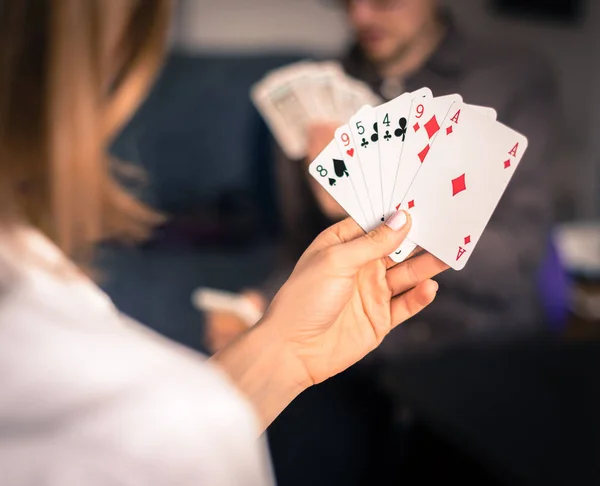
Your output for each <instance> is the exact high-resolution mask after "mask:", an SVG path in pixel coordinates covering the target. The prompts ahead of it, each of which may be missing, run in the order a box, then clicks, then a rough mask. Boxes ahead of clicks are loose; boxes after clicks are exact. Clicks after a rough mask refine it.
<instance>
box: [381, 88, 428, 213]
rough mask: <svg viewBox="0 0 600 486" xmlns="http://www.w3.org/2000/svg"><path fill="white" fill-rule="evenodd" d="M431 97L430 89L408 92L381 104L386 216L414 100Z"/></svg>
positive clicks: (382, 183)
mask: <svg viewBox="0 0 600 486" xmlns="http://www.w3.org/2000/svg"><path fill="white" fill-rule="evenodd" d="M424 97H426V98H431V97H432V93H431V90H430V89H429V88H422V89H420V90H418V91H414V92H412V93H405V94H403V95H401V96H399V97H398V98H395V99H393V100H392V101H389V102H387V103H385V104H383V105H380V106H379V107H377V109H376V110H377V126H378V127H379V132H380V133H379V136H380V142H379V165H380V173H381V174H380V177H381V200H382V207H383V210H384V213H385V216H386V217H387V216H389V213H390V205H391V199H392V190H393V188H394V182H395V181H396V175H397V172H398V165H399V162H400V157H401V155H402V149H403V147H404V142H405V141H406V135H407V133H408V117H409V116H410V108H411V105H412V103H413V102H414V100H416V99H420V98H424Z"/></svg>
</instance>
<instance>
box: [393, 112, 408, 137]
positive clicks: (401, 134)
mask: <svg viewBox="0 0 600 486" xmlns="http://www.w3.org/2000/svg"><path fill="white" fill-rule="evenodd" d="M407 124H408V122H407V121H406V118H400V120H398V125H399V126H400V128H396V131H395V132H394V135H396V137H397V138H400V137H402V141H403V142H404V139H405V138H406V129H407Z"/></svg>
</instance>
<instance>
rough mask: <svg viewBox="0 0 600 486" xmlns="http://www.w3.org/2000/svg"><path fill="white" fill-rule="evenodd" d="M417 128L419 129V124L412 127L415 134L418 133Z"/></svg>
mask: <svg viewBox="0 0 600 486" xmlns="http://www.w3.org/2000/svg"><path fill="white" fill-rule="evenodd" d="M419 128H421V125H419V122H417V123H415V124H414V126H413V130H414V131H415V132H418V131H419Z"/></svg>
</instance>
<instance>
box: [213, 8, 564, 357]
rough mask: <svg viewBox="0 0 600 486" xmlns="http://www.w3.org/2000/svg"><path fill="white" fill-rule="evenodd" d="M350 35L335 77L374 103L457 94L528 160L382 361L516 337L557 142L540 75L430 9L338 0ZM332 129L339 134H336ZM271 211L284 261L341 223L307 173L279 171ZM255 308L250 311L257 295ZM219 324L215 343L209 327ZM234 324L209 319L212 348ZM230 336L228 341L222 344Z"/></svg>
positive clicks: (533, 300) (314, 143)
mask: <svg viewBox="0 0 600 486" xmlns="http://www.w3.org/2000/svg"><path fill="white" fill-rule="evenodd" d="M337 3H339V4H340V5H341V6H342V7H343V8H344V9H345V10H346V12H347V15H348V19H349V22H350V24H351V26H352V27H353V30H354V32H355V34H356V35H355V39H356V40H355V43H354V44H353V45H352V46H351V48H350V50H349V51H348V52H347V54H346V55H345V56H344V57H343V59H342V64H343V66H344V69H345V70H346V72H347V73H348V74H350V75H352V76H354V77H356V78H358V79H361V80H363V81H365V82H366V83H368V84H369V85H370V86H371V88H372V89H373V90H374V91H375V92H377V93H379V94H380V95H381V96H382V97H383V98H384V99H386V100H389V99H391V98H394V97H396V96H398V95H400V94H401V93H403V92H405V91H413V90H416V89H418V88H421V87H423V86H427V87H429V88H431V89H432V90H433V92H434V95H435V96H442V95H446V94H450V93H460V94H461V95H462V96H463V98H464V99H465V101H466V102H468V103H472V104H476V105H485V106H490V107H493V108H495V109H496V110H497V112H498V120H499V121H500V122H503V123H505V124H507V125H509V126H511V127H512V128H514V129H515V130H517V131H519V132H521V133H524V134H525V135H526V136H527V137H528V138H529V149H528V152H527V154H526V156H525V158H524V160H523V163H522V164H521V166H520V168H519V170H518V171H517V173H516V175H515V177H514V179H513V181H512V182H511V184H510V185H509V187H508V190H507V191H506V193H505V195H504V197H503V199H502V201H501V203H500V205H499V207H498V209H497V211H496V213H495V214H494V217H493V218H492V221H491V222H490V224H489V226H488V227H487V230H486V232H485V233H484V236H483V238H482V239H481V241H480V242H479V245H478V247H477V250H476V252H475V253H474V255H473V257H472V259H471V261H470V262H469V265H468V266H467V268H466V269H465V270H464V271H462V272H448V273H447V274H446V275H444V276H442V277H441V278H440V295H439V297H438V300H437V301H436V305H435V306H432V308H431V309H428V310H427V312H424V313H423V314H422V315H420V316H419V318H418V319H417V321H418V322H412V323H409V324H407V325H405V326H403V327H402V328H401V329H398V330H397V331H395V332H394V333H393V334H392V335H391V336H389V337H388V338H387V339H386V341H388V342H387V346H386V349H387V350H388V351H390V352H394V353H395V352H396V351H397V350H398V349H399V347H403V348H406V349H416V348H418V347H420V346H422V345H426V344H431V345H437V344H441V343H445V342H449V341H454V340H457V339H463V338H465V337H466V336H471V337H472V336H478V335H481V333H485V334H488V333H490V332H491V333H496V332H502V333H503V332H508V331H513V330H517V329H520V330H523V329H525V328H527V327H530V326H532V325H534V324H535V323H538V322H539V321H540V320H543V315H542V314H541V309H540V305H539V298H538V295H537V289H536V275H537V271H538V269H539V267H540V265H541V263H542V260H543V258H544V256H545V251H546V247H547V243H548V239H549V230H550V224H551V221H552V206H553V199H552V194H551V187H550V181H549V180H548V179H549V178H548V174H549V172H550V165H551V158H550V155H551V153H552V147H551V144H552V142H553V141H554V135H555V134H557V130H558V126H557V124H558V120H559V119H560V117H559V116H558V108H557V107H558V95H557V92H556V85H555V80H554V76H553V72H552V71H551V69H550V68H549V67H548V66H547V65H546V64H545V63H544V61H543V60H542V59H541V58H540V57H539V56H538V55H535V54H533V53H530V52H527V51H524V50H522V49H515V48H509V47H503V46H498V45H494V44H489V43H487V42H482V41H481V40H473V39H470V38H468V37H466V36H464V35H462V33H461V32H459V31H458V29H457V27H456V26H455V25H454V22H453V21H452V19H451V18H450V16H448V15H447V14H446V13H444V12H441V11H440V9H439V6H438V2H437V1H436V0H339V1H338V2H337ZM337 125H339V123H338V124H337ZM335 128H336V124H331V125H322V126H313V127H311V128H310V129H309V157H308V158H307V160H306V162H310V161H312V160H313V159H314V157H316V155H318V153H319V152H320V151H321V150H322V149H323V148H324V147H325V145H326V144H327V143H328V142H329V141H330V140H331V139H332V137H333V132H334V129H335ZM280 176H281V177H280V179H281V187H282V191H281V194H282V205H283V209H284V215H285V217H286V221H287V223H288V241H289V245H288V252H289V255H290V260H289V261H294V256H297V255H298V254H299V252H300V251H301V250H302V249H303V248H304V247H305V245H306V244H307V243H308V242H309V241H310V240H311V238H312V237H314V235H315V234H316V233H318V232H319V231H320V230H321V229H322V228H324V227H325V226H327V225H328V224H330V223H331V221H334V220H337V219H341V218H343V217H345V216H346V215H345V213H344V212H343V210H342V209H341V208H340V207H339V205H338V204H337V203H336V202H335V201H334V200H333V199H332V198H331V197H330V196H329V195H327V194H326V193H325V191H323V190H322V189H321V188H320V186H318V184H313V183H312V181H309V180H308V177H307V176H308V174H307V172H306V165H305V164H301V163H298V162H297V161H287V160H283V161H282V164H281V167H280ZM290 270H291V267H288V268H285V269H284V268H281V269H280V272H279V275H277V276H275V278H274V279H273V280H272V281H271V282H268V284H267V285H266V286H265V288H263V289H262V292H260V293H259V294H258V295H257V294H256V293H252V294H251V299H252V301H253V302H254V303H255V305H257V306H258V307H262V306H264V305H265V304H266V302H268V300H269V299H270V297H272V296H273V294H274V293H275V291H276V289H277V288H278V284H279V282H282V281H283V280H284V277H285V276H286V275H287V274H288V273H289V271H290ZM261 293H262V295H263V297H264V299H260V295H261ZM221 318H222V321H223V322H225V321H227V325H223V326H222V327H223V328H224V329H225V328H226V329H227V330H226V332H224V333H220V331H219V329H220V327H221V326H220V325H219V322H217V321H219V320H220V319H221ZM236 328H237V329H241V328H243V324H241V323H240V322H239V321H238V322H237V326H236V324H234V321H232V320H231V319H227V318H226V316H224V315H220V316H216V315H213V316H212V319H211V325H209V331H210V333H211V336H214V343H215V344H218V345H221V344H223V342H224V341H225V340H221V339H220V337H221V336H222V335H223V334H225V335H226V337H227V338H229V337H230V336H231V335H232V329H234V330H235V329H236ZM233 334H235V332H234V333H233Z"/></svg>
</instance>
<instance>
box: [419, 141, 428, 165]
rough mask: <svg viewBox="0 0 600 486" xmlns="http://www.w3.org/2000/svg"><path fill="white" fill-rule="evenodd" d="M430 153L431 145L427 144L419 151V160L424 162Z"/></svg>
mask: <svg viewBox="0 0 600 486" xmlns="http://www.w3.org/2000/svg"><path fill="white" fill-rule="evenodd" d="M428 153H429V145H427V146H426V147H425V148H424V149H423V150H421V151H420V152H419V160H420V161H421V163H423V162H424V161H425V157H427V154H428Z"/></svg>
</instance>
